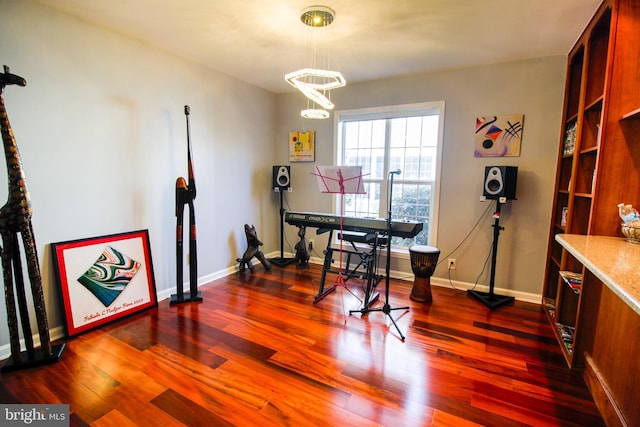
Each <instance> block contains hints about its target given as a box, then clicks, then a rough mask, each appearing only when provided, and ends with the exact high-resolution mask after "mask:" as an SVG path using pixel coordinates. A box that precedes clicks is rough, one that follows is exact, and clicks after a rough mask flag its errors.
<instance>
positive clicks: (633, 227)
mask: <svg viewBox="0 0 640 427" xmlns="http://www.w3.org/2000/svg"><path fill="white" fill-rule="evenodd" d="M618 215H620V218H621V219H622V221H623V222H622V225H621V229H622V234H623V235H624V237H626V238H627V242H631V243H640V214H638V211H637V210H635V209H634V208H633V206H632V205H625V204H624V203H619V204H618Z"/></svg>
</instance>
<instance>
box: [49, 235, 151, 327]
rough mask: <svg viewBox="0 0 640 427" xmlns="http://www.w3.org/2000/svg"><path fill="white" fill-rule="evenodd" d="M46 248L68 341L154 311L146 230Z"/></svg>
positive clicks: (63, 243) (55, 244)
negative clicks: (52, 266)
mask: <svg viewBox="0 0 640 427" xmlns="http://www.w3.org/2000/svg"><path fill="white" fill-rule="evenodd" d="M51 247H52V249H53V256H54V266H55V269H56V275H57V279H58V285H59V288H60V295H61V299H62V304H63V307H64V315H65V327H66V332H67V337H70V336H73V335H77V334H80V333H82V332H85V331H87V330H90V329H93V328H96V327H98V326H101V325H104V324H106V323H109V322H112V321H114V320H117V319H121V318H122V317H125V316H129V315H131V314H134V313H137V312H139V311H141V310H145V309H147V308H150V307H155V306H156V305H157V297H156V289H155V281H154V276H153V265H152V262H151V250H150V248H149V233H148V231H147V230H140V231H133V232H129V233H121V234H112V235H109V236H100V237H92V238H87V239H81V240H74V241H68V242H58V243H52V244H51Z"/></svg>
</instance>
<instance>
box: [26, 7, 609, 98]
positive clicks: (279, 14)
mask: <svg viewBox="0 0 640 427" xmlns="http://www.w3.org/2000/svg"><path fill="white" fill-rule="evenodd" d="M37 1H39V2H40V3H42V4H45V5H48V6H51V7H53V8H55V9H58V10H60V11H64V12H66V13H69V14H71V15H73V16H75V17H77V18H79V19H81V20H85V21H88V22H90V23H93V24H96V25H98V26H101V27H104V28H107V29H110V30H113V31H115V32H117V33H121V34H124V35H126V36H128V37H131V38H134V39H137V40H139V41H141V42H143V43H145V44H148V45H152V46H155V47H158V48H161V49H164V50H166V51H169V52H172V53H174V54H176V55H178V56H180V57H182V58H185V59H188V60H191V61H194V62H197V63H199V64H202V65H204V66H206V67H208V68H211V69H214V70H218V71H221V72H224V73H225V74H229V75H231V76H234V77H237V78H238V79H240V80H243V81H246V82H248V83H251V84H253V85H256V86H259V87H262V88H264V89H267V90H269V91H272V92H274V93H283V92H289V91H292V90H294V89H293V88H292V87H291V86H290V85H289V84H288V83H287V82H285V80H284V75H285V74H286V73H288V72H291V71H294V70H296V69H298V68H302V67H305V66H308V65H309V64H308V61H309V60H310V56H309V53H308V52H309V50H310V47H311V43H310V41H309V30H308V27H305V25H304V24H303V23H302V22H301V21H300V12H301V11H302V9H304V8H306V7H308V6H311V5H314V4H322V5H325V6H328V7H330V8H332V9H333V10H334V11H335V12H336V17H335V21H334V22H333V24H331V25H330V26H329V27H327V28H324V29H322V31H323V33H322V34H320V33H318V34H317V36H318V42H317V43H318V45H319V46H320V45H321V44H323V43H328V44H329V45H331V46H332V47H331V50H330V59H331V61H332V67H333V68H336V69H338V70H339V71H341V72H342V74H343V75H344V77H345V79H346V80H347V84H349V83H353V82H358V81H365V80H373V79H379V78H385V77H390V76H397V75H405V74H414V73H419V72H425V71H436V70H445V69H451V68H461V67H468V66H475V65H482V64H491V63H499V62H505V61H513V60H521V59H528V58H535V57H542V56H549V55H566V54H568V53H569V50H570V49H571V47H572V46H573V44H574V42H575V41H576V40H577V38H578V36H579V35H580V33H581V32H582V30H583V29H584V27H585V26H586V23H587V22H588V21H589V19H590V18H591V16H592V15H593V14H594V12H595V10H596V9H597V7H598V5H599V4H600V2H601V0H326V1H325V0H37ZM305 62H307V63H305Z"/></svg>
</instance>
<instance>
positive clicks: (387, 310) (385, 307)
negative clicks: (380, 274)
mask: <svg viewBox="0 0 640 427" xmlns="http://www.w3.org/2000/svg"><path fill="white" fill-rule="evenodd" d="M389 173H390V174H391V180H390V183H389V212H388V214H387V265H386V269H385V276H386V277H385V290H384V295H385V300H384V305H383V306H382V308H368V307H364V308H362V309H360V310H349V314H352V313H361V314H367V313H369V312H372V311H381V312H383V313H384V314H386V315H387V316H388V317H389V319H390V320H391V323H393V326H395V328H396V330H397V331H398V334H399V335H400V339H401V340H402V341H403V342H404V340H405V336H404V335H403V334H402V332H401V331H400V328H399V327H398V324H397V323H396V321H395V320H394V319H393V317H392V316H391V312H392V311H393V310H409V307H391V305H390V304H389V272H390V270H391V206H392V200H393V197H392V192H393V176H394V175H396V174H399V173H400V171H391V172H389Z"/></svg>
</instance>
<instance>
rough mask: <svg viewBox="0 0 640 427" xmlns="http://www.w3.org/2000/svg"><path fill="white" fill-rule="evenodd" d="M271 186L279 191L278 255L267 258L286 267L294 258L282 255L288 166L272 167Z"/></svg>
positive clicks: (289, 179)
mask: <svg viewBox="0 0 640 427" xmlns="http://www.w3.org/2000/svg"><path fill="white" fill-rule="evenodd" d="M272 187H273V191H275V192H277V193H280V256H279V257H277V258H269V261H271V263H272V264H275V265H277V266H278V267H286V266H287V265H289V264H291V263H292V262H294V261H295V260H296V259H295V258H285V256H284V192H285V191H291V167H290V166H274V167H273V175H272Z"/></svg>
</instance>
